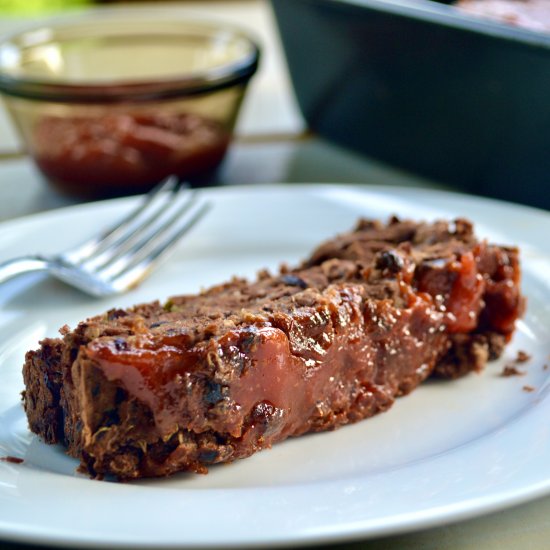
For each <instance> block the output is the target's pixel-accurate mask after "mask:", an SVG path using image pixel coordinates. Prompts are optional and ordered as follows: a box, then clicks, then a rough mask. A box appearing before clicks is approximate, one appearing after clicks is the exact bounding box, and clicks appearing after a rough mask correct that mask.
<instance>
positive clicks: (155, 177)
mask: <svg viewBox="0 0 550 550" xmlns="http://www.w3.org/2000/svg"><path fill="white" fill-rule="evenodd" d="M229 139H230V136H229V133H228V132H227V131H226V130H225V129H224V128H223V127H222V126H221V125H220V124H219V123H217V122H215V121H212V120H209V119H206V118H204V117H200V116H198V115H195V114H189V113H183V114H175V113H172V114H167V113H162V114H108V115H104V116H101V117H69V118H56V117H44V118H42V119H40V120H39V122H38V123H37V125H36V127H35V132H34V151H33V155H34V158H35V161H36V163H37V165H38V167H39V168H40V170H41V171H42V172H43V173H44V174H45V175H46V176H47V177H48V179H49V180H50V181H51V183H52V184H53V185H54V186H55V187H57V188H58V189H60V190H61V191H63V192H65V193H67V194H70V195H73V196H77V197H81V198H105V197H114V196H121V195H131V194H136V193H142V192H145V191H148V190H149V189H151V188H152V187H153V186H154V185H155V184H156V183H158V182H159V181H160V180H162V179H163V178H165V177H166V176H168V175H170V174H176V175H178V176H180V177H181V178H182V179H186V178H192V177H196V176H200V175H205V174H207V173H208V172H210V171H211V170H213V169H214V168H216V167H217V166H218V165H219V164H220V162H221V161H222V159H223V157H224V155H225V152H226V150H227V146H228V144H229Z"/></svg>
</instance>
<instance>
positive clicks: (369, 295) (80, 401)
mask: <svg viewBox="0 0 550 550" xmlns="http://www.w3.org/2000/svg"><path fill="white" fill-rule="evenodd" d="M519 279H520V270H519V263H518V251H517V250H516V249H515V248H509V247H500V246H494V245H490V244H488V243H486V242H484V241H478V240H477V239H476V238H475V236H474V234H473V231H472V226H471V224H470V223H469V222H467V221H465V220H462V219H459V220H455V221H454V222H452V223H447V222H435V223H430V224H429V223H415V222H412V221H400V220H398V219H397V218H392V219H391V220H390V221H389V222H388V223H387V224H382V223H380V222H377V221H371V220H362V221H360V222H359V224H358V226H357V227H356V229H355V230H354V231H352V232H350V233H347V234H345V235H341V236H339V237H337V238H335V239H334V240H332V241H329V242H327V243H324V244H323V245H321V246H320V247H319V248H318V249H317V250H315V251H314V252H313V254H312V255H311V257H310V258H309V259H308V260H306V261H305V262H304V263H303V264H302V265H300V266H298V267H297V268H294V269H290V268H287V267H283V268H282V269H281V270H280V272H279V273H276V274H270V273H268V272H261V273H260V274H259V276H258V278H257V280H255V281H254V282H248V281H246V280H242V279H234V280H232V281H230V282H228V283H226V284H222V285H219V286H215V287H213V288H210V289H208V290H206V291H204V292H202V293H200V294H198V295H189V296H178V297H174V298H171V299H170V300H169V301H168V302H167V303H166V304H163V305H161V304H160V303H158V302H156V303H152V304H145V305H138V306H136V307H133V308H130V309H126V310H123V309H115V310H111V311H109V312H107V313H106V314H105V315H101V316H98V317H93V318H91V319H88V320H87V321H85V322H83V323H80V324H79V325H78V326H77V327H76V328H75V329H74V330H72V331H71V330H69V329H68V328H67V327H65V328H63V329H61V334H62V337H61V338H56V339H49V338H48V339H45V340H43V341H42V342H41V346H40V348H39V349H38V350H36V351H30V352H29V353H28V354H27V356H26V362H25V365H24V369H23V374H24V380H25V384H26V391H25V393H24V405H25V410H26V412H27V416H28V420H29V425H30V428H31V430H32V431H33V432H35V433H37V434H38V435H39V436H40V437H41V438H43V439H44V441H46V442H47V443H62V444H63V445H65V446H66V447H67V449H68V453H69V454H70V455H71V456H74V457H76V458H79V459H80V461H81V469H82V470H83V471H87V472H89V473H90V474H91V475H92V476H98V477H101V476H104V475H114V476H116V477H117V478H120V479H131V478H139V477H144V476H165V475H169V474H172V473H174V472H177V471H182V470H190V471H195V472H206V471H207V466H208V465H210V464H215V463H219V462H228V461H233V460H235V459H238V458H244V457H247V456H249V455H251V454H253V453H255V452H256V451H259V450H261V449H263V448H265V447H269V446H271V445H272V444H273V443H275V442H277V441H282V440H284V439H286V438H287V437H290V436H297V435H300V434H303V433H306V432H313V431H323V430H329V429H333V428H336V427H338V426H341V425H344V424H347V423H349V422H355V421H358V420H361V419H363V418H366V417H369V416H372V415H374V414H376V413H378V412H380V411H384V410H386V409H388V408H389V407H390V406H391V405H392V403H393V402H394V400H395V398H396V397H398V396H400V395H404V394H407V393H409V392H410V391H411V390H412V389H414V388H415V387H416V386H417V385H418V384H419V383H420V382H422V381H423V380H424V379H425V378H427V377H428V376H430V375H431V374H432V373H435V374H437V375H439V376H444V377H448V378H449V377H450V378H453V377H457V376H460V375H463V374H465V373H467V372H468V371H471V370H479V369H481V368H482V367H483V366H484V365H485V363H486V361H487V360H488V359H491V358H495V357H497V356H498V355H499V354H500V353H501V351H502V349H503V346H504V344H505V342H506V341H507V340H509V339H510V337H511V335H512V332H513V330H514V322H515V320H516V319H517V317H518V316H519V315H520V314H521V313H522V309H523V298H522V297H521V294H520V290H519Z"/></svg>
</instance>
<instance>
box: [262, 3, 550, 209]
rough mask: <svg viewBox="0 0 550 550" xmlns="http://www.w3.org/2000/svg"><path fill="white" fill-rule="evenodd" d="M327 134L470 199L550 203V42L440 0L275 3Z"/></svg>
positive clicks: (302, 88)
mask: <svg viewBox="0 0 550 550" xmlns="http://www.w3.org/2000/svg"><path fill="white" fill-rule="evenodd" d="M272 5H273V8H274V12H275V15H276V19H277V22H278V25H279V29H280V34H281V37H282V41H283V45H284V49H285V52H286V56H287V60H288V65H289V69H290V73H291V76H292V80H293V84H294V88H295V91H296V96H297V99H298V102H299V105H300V108H301V110H302V112H303V114H304V117H305V119H306V120H307V122H308V124H309V125H310V127H311V128H312V129H313V130H314V131H315V132H317V133H319V134H321V135H323V136H326V137H328V138H329V139H333V140H335V141H337V142H339V143H341V144H344V145H346V146H349V147H351V148H354V149H356V150H359V151H361V152H363V153H365V154H367V155H370V156H373V157H376V158H378V159H381V160H383V161H386V162H388V163H391V164H393V165H396V166H399V167H401V168H405V169H408V170H411V171H414V172H417V173H419V174H422V175H424V176H428V177H430V178H433V179H436V180H439V181H442V182H447V183H450V184H454V185H457V186H459V187H461V188H462V189H465V190H467V191H470V192H474V193H479V194H484V195H489V196H494V197H499V198H504V199H507V200H512V201H517V202H522V203H527V204H532V205H536V206H539V207H543V208H550V35H545V34H543V33H538V32H533V31H529V30H524V29H520V28H517V27H512V26H508V25H504V24H501V23H498V22H493V21H490V20H485V19H480V18H476V17H474V16H466V15H463V14H461V13H460V12H459V11H458V10H457V9H456V8H454V7H452V6H448V5H445V4H442V3H437V2H430V1H428V0H417V1H414V0H408V1H407V0H401V1H399V0H272Z"/></svg>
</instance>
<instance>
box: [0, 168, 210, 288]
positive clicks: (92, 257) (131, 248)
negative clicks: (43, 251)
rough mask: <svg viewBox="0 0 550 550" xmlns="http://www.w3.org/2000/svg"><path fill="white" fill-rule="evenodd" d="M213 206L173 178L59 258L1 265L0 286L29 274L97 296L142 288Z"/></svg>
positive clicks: (28, 258) (26, 258) (27, 258)
mask: <svg viewBox="0 0 550 550" xmlns="http://www.w3.org/2000/svg"><path fill="white" fill-rule="evenodd" d="M208 208H209V204H208V203H207V202H205V201H204V200H202V199H200V197H199V195H198V194H197V193H195V192H190V191H189V190H186V189H184V188H183V187H182V186H181V185H180V183H179V181H178V179H177V178H176V177H173V176H171V177H169V178H167V179H166V180H165V181H164V182H162V183H161V184H159V185H158V186H157V187H156V188H155V189H153V190H152V191H151V192H149V193H148V194H147V195H146V196H145V199H144V201H143V202H142V203H141V205H140V206H139V207H138V208H137V209H135V210H133V211H132V212H131V213H130V214H129V215H128V216H127V217H125V218H124V219H123V220H122V221H120V222H119V223H117V224H116V225H114V226H113V227H111V228H109V229H107V230H106V231H104V232H103V233H101V234H99V235H97V236H95V237H92V238H91V239H89V240H87V241H86V242H84V243H82V244H81V245H80V246H77V247H76V248H72V249H70V250H67V251H65V252H63V253H61V254H58V255H55V256H42V255H39V254H36V255H30V256H23V257H20V258H15V259H12V260H8V261H7V262H3V263H0V284H1V283H3V282H5V281H7V280H8V279H11V278H12V277H16V276H18V275H21V274H24V273H28V272H30V271H44V270H46V271H48V272H49V273H50V274H51V275H53V276H54V277H56V278H57V279H60V280H61V281H64V282H65V283H68V284H69V285H71V286H73V287H76V288H78V289H80V290H82V291H84V292H85V293H87V294H91V295H92V296H97V297H102V296H110V295H112V294H119V293H122V292H125V291H127V290H129V289H131V288H133V287H135V286H137V285H138V284H139V283H140V282H141V281H142V280H143V279H144V278H145V277H146V276H147V275H148V273H149V272H150V271H151V269H152V268H153V267H155V266H156V265H158V263H159V262H160V261H161V260H163V259H164V258H165V257H166V256H167V255H168V254H169V252H170V251H171V250H172V249H173V248H174V245H175V244H176V243H177V242H178V241H179V240H180V238H181V237H183V235H185V233H187V232H188V231H189V230H190V229H191V228H192V227H193V226H194V225H195V224H196V223H197V222H198V221H199V219H200V218H202V217H203V216H204V214H205V213H206V211H207V210H208Z"/></svg>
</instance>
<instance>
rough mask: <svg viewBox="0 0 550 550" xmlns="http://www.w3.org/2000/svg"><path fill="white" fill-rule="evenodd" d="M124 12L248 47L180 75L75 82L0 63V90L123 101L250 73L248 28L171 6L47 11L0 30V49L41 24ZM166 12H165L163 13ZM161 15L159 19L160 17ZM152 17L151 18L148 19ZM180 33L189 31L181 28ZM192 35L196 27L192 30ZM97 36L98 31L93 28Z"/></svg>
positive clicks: (254, 51)
mask: <svg viewBox="0 0 550 550" xmlns="http://www.w3.org/2000/svg"><path fill="white" fill-rule="evenodd" d="M123 16H124V17H125V19H126V20H128V18H130V21H131V22H138V21H139V20H140V19H138V18H144V17H151V18H155V17H156V18H157V23H159V22H162V23H170V22H172V21H174V20H179V21H181V23H184V24H186V25H189V26H190V25H200V28H201V29H200V30H201V31H202V34H203V35H204V36H206V34H205V33H204V31H205V29H208V30H209V31H212V32H216V31H223V32H224V33H227V34H228V35H229V36H230V37H231V38H232V39H239V40H242V41H244V42H245V43H246V44H247V45H248V47H249V52H247V55H245V56H242V57H240V58H238V59H234V60H231V61H229V62H227V63H224V64H222V65H219V66H217V67H213V68H209V69H203V70H200V71H196V72H194V73H190V74H188V75H187V76H185V75H184V76H181V77H172V76H170V77H160V78H154V79H151V80H148V79H139V78H136V79H121V80H120V81H116V80H113V81H111V82H106V81H94V80H90V81H89V82H86V83H83V84H80V83H65V82H63V80H61V79H60V80H54V79H52V80H40V79H36V78H25V77H21V76H14V75H11V74H9V73H8V72H6V71H5V70H4V69H3V67H2V66H1V65H0V92H1V93H4V94H6V95H7V96H12V97H18V98H23V99H30V100H38V101H40V100H42V101H54V102H63V103H119V102H126V101H136V102H141V101H151V100H155V99H169V98H176V97H186V96H196V95H201V94H207V93H212V92H215V91H217V90H220V89H224V88H229V87H232V86H234V85H237V84H239V83H246V82H248V80H249V79H250V78H251V77H252V76H253V75H254V73H255V72H256V70H257V68H258V64H259V59H260V52H261V50H260V46H259V45H258V42H257V41H256V39H254V38H252V37H251V36H250V34H249V33H248V32H245V31H244V30H242V29H240V28H238V27H236V26H233V25H232V24H228V23H226V22H223V21H220V20H216V19H214V18H211V17H206V16H203V15H197V14H191V13H190V12H189V11H187V10H182V9H181V8H180V9H178V8H177V7H174V8H173V9H168V7H155V8H151V7H139V6H133V7H119V6H117V7H103V8H96V9H88V10H85V11H82V12H77V13H72V14H64V15H59V16H56V17H49V18H47V19H44V20H42V21H41V22H40V23H38V24H34V25H31V26H27V27H25V28H22V29H20V30H18V31H16V32H12V33H9V34H5V35H3V36H0V52H1V50H2V49H3V48H5V47H6V46H7V45H8V44H10V43H13V42H14V41H16V40H18V39H21V38H22V37H24V36H25V35H28V34H30V33H36V32H37V31H40V30H42V29H50V30H53V31H56V30H58V31H59V30H64V29H69V28H70V26H71V25H74V24H75V23H76V24H79V23H82V24H86V23H94V22H96V23H97V22H99V21H102V20H113V21H114V20H115V19H116V18H117V17H123ZM167 16H169V18H166V17H167ZM162 17H165V19H162ZM153 23H154V21H153ZM183 34H184V35H188V36H191V33H190V32H189V31H188V30H187V31H186V32H184V33H183ZM194 35H195V36H198V35H200V33H195V34H194ZM97 36H101V29H100V28H98V34H97Z"/></svg>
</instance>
